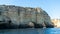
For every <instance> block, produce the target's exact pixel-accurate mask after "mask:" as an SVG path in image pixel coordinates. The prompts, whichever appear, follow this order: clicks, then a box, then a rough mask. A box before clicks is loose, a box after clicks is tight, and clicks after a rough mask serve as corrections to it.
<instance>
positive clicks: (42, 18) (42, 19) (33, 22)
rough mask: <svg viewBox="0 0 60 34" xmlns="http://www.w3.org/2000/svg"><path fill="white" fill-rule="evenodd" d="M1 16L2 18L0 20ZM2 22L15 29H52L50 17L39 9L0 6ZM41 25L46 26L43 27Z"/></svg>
mask: <svg viewBox="0 0 60 34" xmlns="http://www.w3.org/2000/svg"><path fill="white" fill-rule="evenodd" d="M2 15H3V16H4V17H2V18H1V16H2ZM6 17H7V18H6ZM3 18H4V19H3ZM3 20H5V21H4V22H3V23H5V22H6V23H11V24H14V25H16V28H25V27H26V28H28V27H30V28H42V27H51V26H52V27H53V23H52V22H51V20H50V16H49V15H48V14H47V13H46V12H45V11H44V10H42V9H41V8H30V7H19V6H13V5H0V23H1V21H3ZM9 21H10V22H9ZM43 23H44V24H45V25H46V26H44V25H43ZM14 25H12V26H14Z"/></svg>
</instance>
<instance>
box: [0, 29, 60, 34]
mask: <svg viewBox="0 0 60 34" xmlns="http://www.w3.org/2000/svg"><path fill="white" fill-rule="evenodd" d="M0 34H60V28H38V29H34V28H27V29H3V30H0Z"/></svg>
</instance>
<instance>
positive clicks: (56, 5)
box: [0, 0, 60, 19]
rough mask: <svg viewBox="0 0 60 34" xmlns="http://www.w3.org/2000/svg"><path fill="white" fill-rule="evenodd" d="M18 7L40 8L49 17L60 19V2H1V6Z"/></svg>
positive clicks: (37, 0) (43, 0) (14, 0)
mask: <svg viewBox="0 0 60 34" xmlns="http://www.w3.org/2000/svg"><path fill="white" fill-rule="evenodd" d="M4 4H5V5H16V6H23V7H40V8H42V9H43V10H45V11H46V12H47V13H48V14H49V16H50V17H51V18H52V19H53V18H59V19H60V0H0V5H4Z"/></svg>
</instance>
